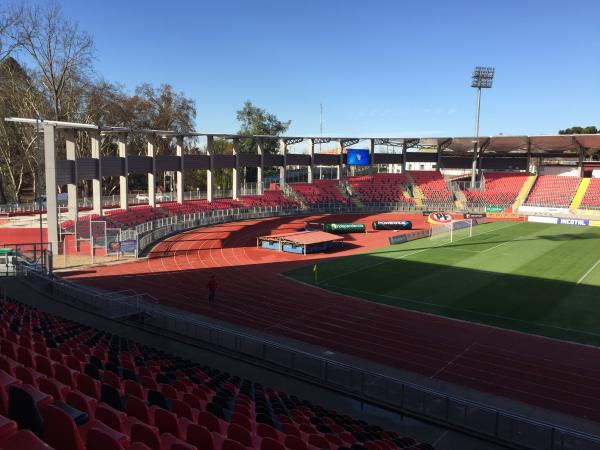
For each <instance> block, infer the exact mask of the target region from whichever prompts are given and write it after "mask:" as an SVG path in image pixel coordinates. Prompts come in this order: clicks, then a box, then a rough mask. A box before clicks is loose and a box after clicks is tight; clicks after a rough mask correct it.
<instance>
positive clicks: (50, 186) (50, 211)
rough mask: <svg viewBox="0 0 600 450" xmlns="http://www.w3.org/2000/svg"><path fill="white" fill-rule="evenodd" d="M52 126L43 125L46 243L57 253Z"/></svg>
mask: <svg viewBox="0 0 600 450" xmlns="http://www.w3.org/2000/svg"><path fill="white" fill-rule="evenodd" d="M54 130H55V128H54V125H44V164H45V166H46V221H47V228H48V237H47V240H48V242H49V243H50V244H51V245H52V251H53V252H58V213H57V210H56V148H55V140H54Z"/></svg>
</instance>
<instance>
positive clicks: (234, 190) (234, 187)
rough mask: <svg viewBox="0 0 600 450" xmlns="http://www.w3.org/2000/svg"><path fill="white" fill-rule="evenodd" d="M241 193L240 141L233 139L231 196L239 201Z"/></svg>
mask: <svg viewBox="0 0 600 450" xmlns="http://www.w3.org/2000/svg"><path fill="white" fill-rule="evenodd" d="M239 193H240V140H239V139H238V138H233V170H232V171H231V196H232V197H233V199H234V200H237V199H238V195H240V194H239Z"/></svg>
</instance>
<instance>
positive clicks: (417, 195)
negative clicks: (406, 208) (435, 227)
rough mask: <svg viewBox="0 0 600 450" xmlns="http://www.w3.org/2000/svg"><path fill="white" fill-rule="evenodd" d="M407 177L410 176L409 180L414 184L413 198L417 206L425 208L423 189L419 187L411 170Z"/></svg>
mask: <svg viewBox="0 0 600 450" xmlns="http://www.w3.org/2000/svg"><path fill="white" fill-rule="evenodd" d="M406 177H407V178H408V181H410V184H411V185H412V190H413V198H414V200H415V206H416V207H417V208H418V209H421V208H423V197H424V195H423V191H422V190H421V188H420V187H419V185H418V184H417V183H416V182H415V179H414V178H413V177H412V175H411V174H410V172H406Z"/></svg>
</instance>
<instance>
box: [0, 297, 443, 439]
mask: <svg viewBox="0 0 600 450" xmlns="http://www.w3.org/2000/svg"><path fill="white" fill-rule="evenodd" d="M1 307H2V308H1V312H0V448H4V449H9V450H12V449H14V450H23V449H50V448H54V449H56V450H84V449H86V448H87V449H88V450H90V449H91V450H96V449H108V450H113V449H114V450H120V449H133V450H143V449H151V450H184V449H187V450H194V449H202V450H213V449H215V450H245V449H252V448H257V449H261V450H285V449H290V450H315V449H326V450H337V449H354V450H392V449H404V448H411V449H432V448H433V447H431V446H430V445H428V444H419V443H417V442H416V441H415V440H414V439H412V438H408V437H402V436H400V435H399V434H397V433H395V432H392V431H385V430H383V429H381V428H380V427H377V426H373V425H369V424H367V423H366V422H364V421H361V420H356V419H353V418H352V417H349V416H346V415H342V414H338V413H337V412H336V411H333V410H330V409H326V408H324V407H322V406H319V405H315V404H312V403H311V402H308V401H303V400H300V399H298V398H297V397H295V396H293V395H287V394H285V393H284V392H281V391H278V390H275V389H271V388H268V387H264V386H262V385H261V384H259V383H254V382H252V381H250V380H245V379H242V378H240V377H237V376H233V375H230V374H229V373H226V372H220V371H219V370H216V369H211V368H209V367H207V366H202V365H200V364H198V363H194V362H191V361H188V360H185V359H182V358H179V357H175V356H172V355H169V354H167V353H165V352H162V351H159V350H156V349H153V348H150V347H147V346H144V345H140V344H137V343H135V342H133V341H130V340H127V339H124V338H120V337H118V336H115V335H111V334H109V333H106V332H103V331H100V330H97V329H94V328H91V327H87V326H83V325H80V324H77V323H74V322H71V321H68V320H65V319H61V318H59V317H57V316H54V315H51V314H47V313H43V312H40V311H38V310H36V309H34V308H31V307H28V306H25V305H22V304H20V303H16V302H11V301H7V302H2V303H1Z"/></svg>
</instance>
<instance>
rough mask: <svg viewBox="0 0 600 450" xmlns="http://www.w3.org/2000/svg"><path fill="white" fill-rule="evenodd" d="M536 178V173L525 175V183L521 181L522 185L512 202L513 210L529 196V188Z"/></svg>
mask: <svg viewBox="0 0 600 450" xmlns="http://www.w3.org/2000/svg"><path fill="white" fill-rule="evenodd" d="M536 179H537V175H530V176H528V177H527V180H525V183H523V187H522V188H521V191H520V192H519V195H518V196H517V199H516V200H515V202H514V203H513V206H512V209H513V211H517V210H518V209H519V206H521V205H522V204H523V203H524V202H525V200H526V199H527V197H528V196H529V192H531V188H532V187H533V185H534V184H535V180H536Z"/></svg>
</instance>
